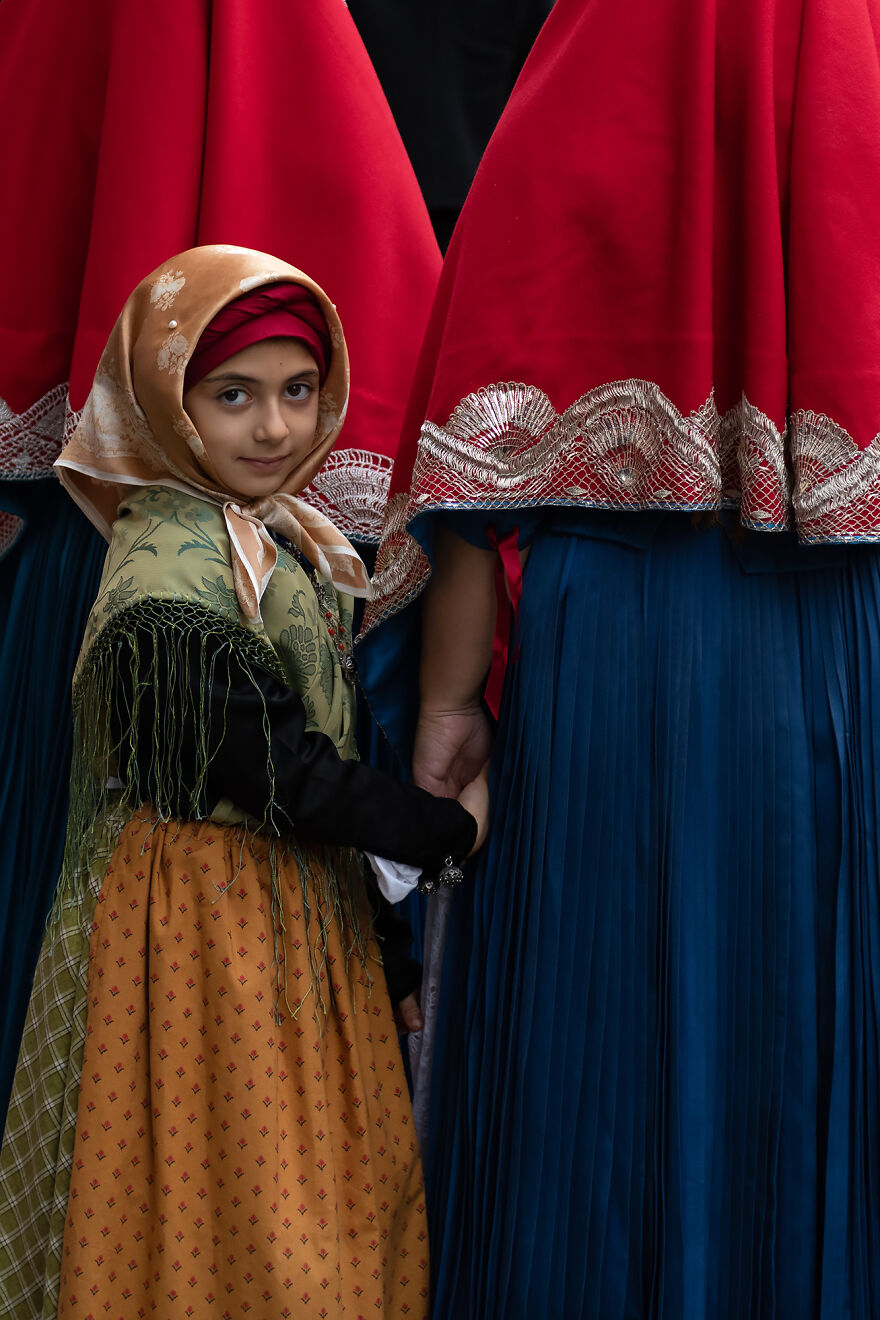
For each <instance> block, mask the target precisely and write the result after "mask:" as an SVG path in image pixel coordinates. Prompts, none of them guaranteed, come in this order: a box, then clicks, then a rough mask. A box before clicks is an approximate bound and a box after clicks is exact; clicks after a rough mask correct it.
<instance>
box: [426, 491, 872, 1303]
mask: <svg viewBox="0 0 880 1320" xmlns="http://www.w3.org/2000/svg"><path fill="white" fill-rule="evenodd" d="M519 645H520V654H519V660H518V662H517V663H516V664H515V665H513V666H512V667H511V669H510V671H509V673H508V680H507V688H506V693H505V703H504V707H503V710H502V715H501V721H500V731H499V739H498V742H497V744H496V753H495V756H494V758H493V775H494V783H493V826H492V829H491V833H490V839H489V842H488V845H487V847H486V849H485V851H484V854H483V856H482V860H481V862H480V865H479V868H478V872H477V874H476V877H475V880H474V883H473V885H472V886H470V887H469V888H468V890H467V891H465V892H461V893H460V894H459V895H458V896H457V899H456V902H455V904H454V910H453V915H452V919H451V925H450V929H449V933H448V937H447V938H448V943H447V952H446V960H445V963H444V969H443V991H442V999H441V1015H440V1021H439V1023H438V1044H437V1051H438V1052H437V1055H436V1056H435V1061H434V1070H433V1077H434V1079H435V1082H434V1088H433V1091H432V1095H431V1126H430V1136H429V1141H428V1149H427V1151H426V1152H425V1156H426V1171H427V1177H428V1193H429V1206H430V1217H431V1223H430V1228H431V1250H432V1272H433V1275H434V1280H435V1303H434V1315H435V1316H436V1317H438V1320H441V1318H442V1320H517V1318H519V1317H522V1320H526V1318H528V1320H536V1318H541V1320H556V1318H557V1317H566V1318H568V1317H571V1318H572V1320H574V1318H578V1320H579V1318H581V1317H583V1318H585V1320H586V1318H587V1317H595V1318H596V1320H646V1318H649V1317H650V1318H651V1320H655V1318H656V1320H683V1318H685V1317H686V1320H734V1318H736V1320H755V1317H762V1318H766V1320H794V1318H795V1317H797V1318H798V1320H801V1318H802V1317H817V1318H818V1320H844V1318H845V1317H854V1318H855V1320H869V1317H876V1316H878V1315H880V1204H878V1200H880V1075H878V1069H880V1049H878V1015H880V854H878V838H877V831H878V821H880V776H878V767H880V547H875V546H851V547H845V548H844V547H824V548H801V547H799V546H798V545H797V543H796V542H795V541H794V539H793V538H790V537H788V536H786V535H766V534H757V533H747V532H742V531H741V529H739V527H738V526H737V527H734V526H728V525H727V524H724V525H721V524H717V523H716V524H715V525H714V526H711V527H708V528H707V527H705V526H704V527H702V528H698V527H697V526H695V523H694V521H693V520H692V519H691V518H690V517H688V516H687V515H677V514H669V513H664V514H659V515H653V514H623V515H615V514H602V513H595V514H584V513H578V514H568V513H564V512H563V513H559V514H556V515H553V516H552V517H550V518H548V520H547V521H546V522H545V523H544V524H542V526H541V528H540V530H539V531H538V533H537V535H536V537H535V539H534V542H533V545H532V550H531V557H530V559H529V562H528V565H527V568H526V574H525V586H524V594H523V604H522V612H521V622H520V634H519Z"/></svg>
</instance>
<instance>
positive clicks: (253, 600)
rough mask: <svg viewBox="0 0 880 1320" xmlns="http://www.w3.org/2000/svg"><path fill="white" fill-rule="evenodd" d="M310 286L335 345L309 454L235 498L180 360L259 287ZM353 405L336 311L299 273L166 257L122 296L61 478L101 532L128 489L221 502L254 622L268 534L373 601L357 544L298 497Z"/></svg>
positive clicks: (247, 257)
mask: <svg viewBox="0 0 880 1320" xmlns="http://www.w3.org/2000/svg"><path fill="white" fill-rule="evenodd" d="M287 281H290V282H292V283H295V284H300V285H302V287H303V288H305V289H308V290H309V291H310V292H311V293H312V294H313V295H314V297H315V299H316V300H317V302H318V304H319V306H320V308H321V311H322V312H323V314H324V317H325V318H326V321H327V326H328V328H329V331H330V338H331V342H332V346H333V352H332V358H331V361H330V368H329V371H328V373H327V377H326V379H325V380H324V382H323V384H322V386H321V391H320V395H319V401H318V426H317V430H316V433H315V443H314V447H313V448H312V450H311V451H310V453H309V454H308V455H307V456H306V457H305V459H304V460H303V461H302V463H300V464H299V466H298V467H297V468H296V469H295V470H294V471H293V472H292V473H291V475H290V476H289V477H288V479H287V481H286V482H285V483H284V486H283V488H282V489H281V490H279V491H278V492H277V493H276V494H274V495H271V496H268V497H264V498H261V499H255V500H251V501H242V500H240V499H239V497H237V496H235V495H234V494H232V493H231V492H229V491H225V490H223V489H222V488H221V487H220V485H219V482H218V479H217V476H216V474H215V473H214V470H213V468H212V466H211V460H210V458H209V457H208V453H207V451H206V449H205V446H204V444H203V443H202V439H201V437H200V436H199V434H198V432H197V430H196V429H195V427H194V425H193V423H192V422H191V421H190V418H189V417H188V416H187V414H186V412H185V411H184V407H183V381H184V373H185V371H186V366H187V363H188V361H189V359H190V357H191V356H192V353H193V351H194V349H195V346H196V344H197V343H198V340H199V336H200V335H201V333H202V331H203V330H204V329H205V327H206V326H207V325H208V323H209V322H210V321H211V320H212V319H213V317H214V316H215V315H216V313H217V312H218V311H219V310H220V309H221V308H222V307H225V306H226V304H227V303H229V302H232V301H233V300H234V299H235V298H238V297H240V296H241V294H242V293H247V292H249V291H250V290H252V289H256V288H258V287H260V286H261V285H263V284H277V283H279V282H287ZM347 403H348V354H347V352H346V348H345V339H344V337H343V333H342V325H341V323H340V320H339V317H338V316H337V314H336V308H335V307H334V305H333V304H332V303H331V302H330V300H329V299H328V297H327V295H326V294H325V293H324V291H323V290H322V289H320V288H319V287H318V285H317V284H315V283H314V281H313V280H310V279H309V278H308V276H307V275H304V274H303V273H302V271H299V270H297V269H296V268H295V267H294V266H288V265H287V263H286V262H284V261H279V260H278V259H277V258H275V257H270V256H267V255H266V254H265V253H264V252H254V251H251V250H250V249H248V248H240V247H229V246H226V245H224V244H219V245H215V246H211V247H198V248H192V249H191V250H190V251H188V252H183V253H181V254H180V255H179V256H176V257H173V258H171V260H170V261H166V262H164V263H163V265H161V266H159V267H158V269H156V270H154V271H153V273H152V274H151V275H148V276H147V278H146V279H145V280H143V281H142V282H141V283H140V284H139V285H138V287H137V288H136V289H135V290H134V292H133V293H132V294H131V296H130V297H129V299H128V301H127V302H126V304H125V306H124V307H123V309H122V312H121V314H120V316H119V320H118V321H117V322H116V325H115V326H114V328H113V332H112V334H111V336H110V339H109V341H108V343H107V347H106V348H105V350H104V353H103V355H102V357H101V361H100V363H99V364H98V370H97V372H96V373H95V382H94V385H93V386H92V391H91V394H90V395H89V397H88V400H87V401H86V405H85V408H84V409H83V414H82V419H81V421H80V423H79V426H78V427H77V428H76V430H75V431H74V433H73V435H72V437H71V440H70V443H69V444H68V445H67V446H66V447H65V448H64V450H63V451H62V453H61V456H60V458H59V459H58V461H57V463H56V464H55V467H56V469H57V470H58V476H59V478H60V480H61V482H62V484H63V485H64V486H65V488H66V489H67V490H68V491H69V492H70V494H71V495H72V496H73V498H74V499H75V500H76V502H77V504H79V505H80V507H81V508H82V509H83V510H84V512H85V513H86V514H87V515H88V517H89V518H90V519H91V521H92V522H93V523H94V524H95V526H96V527H97V528H98V530H99V531H100V532H101V534H102V535H103V536H105V537H106V538H107V540H109V539H110V528H111V525H112V523H113V521H114V519H115V517H116V510H117V508H118V505H119V503H120V501H121V500H122V499H123V498H124V496H125V493H126V488H127V487H130V486H171V487H173V488H174V489H175V490H184V491H190V492H191V493H192V494H194V495H197V496H198V497H199V498H201V499H206V500H210V501H212V502H214V503H217V504H220V505H221V506H222V508H223V513H224V517H225V520H226V528H227V531H228V533H229V540H230V545H231V548H232V567H233V573H234V577H235V588H236V593H237V595H238V601H239V605H240V607H241V610H242V613H243V614H244V616H245V617H246V618H247V619H248V620H250V621H252V622H256V621H258V620H259V618H260V600H261V599H262V596H263V593H264V591H265V590H266V587H267V586H268V583H269V579H270V578H271V576H272V572H273V570H274V568H275V564H276V563H277V558H278V555H277V550H276V547H275V543H274V541H273V540H272V537H271V536H270V535H269V532H268V531H267V527H271V528H272V529H274V530H275V531H277V532H279V533H280V534H281V535H283V536H285V537H287V538H288V540H290V541H291V542H292V543H293V544H294V545H296V546H297V547H298V548H299V549H300V550H301V551H302V553H303V555H305V557H306V559H307V560H308V561H309V563H310V564H312V566H313V567H314V568H315V569H316V570H317V571H318V572H319V573H321V574H322V575H323V576H324V577H325V578H327V579H328V580H329V581H330V582H332V583H333V585H334V586H335V587H338V588H339V589H340V590H342V591H347V592H349V593H350V594H352V595H355V596H369V595H370V581H369V577H368V575H367V571H366V569H365V567H364V565H363V563H362V562H361V560H360V557H359V556H358V554H357V552H356V551H355V549H354V547H353V546H352V545H350V544H349V542H348V541H347V540H346V538H345V537H344V536H343V535H342V533H341V532H340V531H338V530H337V528H336V527H334V525H333V523H331V522H330V520H329V519H328V518H326V517H325V516H324V515H323V514H321V513H319V512H318V511H317V510H316V509H313V508H312V507H311V506H310V505H308V504H306V502H305V501H304V500H301V499H297V498H296V497H297V493H298V492H299V491H301V490H302V489H303V487H304V486H306V485H307V484H308V482H309V481H310V480H311V479H312V477H313V476H314V475H315V473H316V472H317V471H318V469H319V468H320V467H321V465H322V463H323V462H324V460H325V458H326V457H327V455H328V454H329V452H330V450H331V449H332V447H333V445H334V443H335V441H336V439H337V437H338V436H339V432H340V430H341V429H342V423H343V421H344V420H345V410H346V406H347Z"/></svg>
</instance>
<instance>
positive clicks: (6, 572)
mask: <svg viewBox="0 0 880 1320" xmlns="http://www.w3.org/2000/svg"><path fill="white" fill-rule="evenodd" d="M0 508H4V509H8V510H9V511H10V512H12V513H15V514H16V515H17V516H18V517H20V518H22V519H23V520H24V522H25V529H24V531H23V532H22V534H21V537H20V538H19V540H18V541H17V542H16V543H15V545H14V546H13V548H12V549H11V550H10V551H9V553H8V554H7V555H6V556H5V557H4V558H3V560H2V561H0V831H2V833H0V839H2V851H3V865H2V867H0V1006H2V1007H0V1131H2V1128H3V1123H4V1121H5V1117H6V1106H7V1103H8V1101H9V1093H10V1090H11V1088H12V1077H13V1073H14V1072H15V1065H16V1061H17V1059H18V1047H19V1043H20V1038H21V1031H22V1026H23V1024H24V1017H25V1011H26V1009H27V1005H28V1000H29V999H30V993H31V983H32V981H33V975H34V967H35V966H36V961H37V954H38V953H39V950H40V943H41V941H42V937H43V928H44V925H45V920H46V914H47V913H48V911H49V907H50V905H51V902H52V894H53V891H54V888H55V883H56V881H57V879H58V874H59V872H60V869H61V858H62V853H63V851H64V835H65V829H66V822H67V804H68V779H69V774H70V749H71V731H72V716H71V705H70V684H71V679H72V676H73V667H74V664H75V662H76V657H77V653H78V652H79V648H80V643H81V642H82V637H83V632H84V631H85V625H86V619H87V617H88V613H89V610H90V609H91V606H92V602H93V601H94V599H95V596H96V595H97V590H98V580H99V578H100V575H101V566H102V564H103V561H104V555H105V553H106V549H107V547H106V545H105V544H104V542H103V541H102V540H101V538H100V536H99V535H98V533H97V532H96V531H95V530H94V528H93V527H92V526H91V524H90V523H88V522H87V521H86V519H85V518H84V517H83V515H82V514H81V513H80V511H79V509H77V508H76V506H75V505H74V504H73V502H72V500H71V499H70V496H69V495H67V494H66V493H65V492H64V491H63V490H62V488H61V486H59V484H58V482H57V481H55V480H54V478H50V479H48V480H45V481H28V482H14V483H13V482H8V483H7V482H3V483H0Z"/></svg>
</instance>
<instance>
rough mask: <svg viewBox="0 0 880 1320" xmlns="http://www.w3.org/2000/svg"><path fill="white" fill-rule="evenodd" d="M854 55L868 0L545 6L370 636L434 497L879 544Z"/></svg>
mask: <svg viewBox="0 0 880 1320" xmlns="http://www.w3.org/2000/svg"><path fill="white" fill-rule="evenodd" d="M878 37H880V4H878V2H877V0H837V2H836V3H834V4H833V5H829V4H828V3H827V0H662V2H661V3H658V0H627V3H625V4H621V3H619V0H592V2H591V3H590V4H584V3H583V0H557V4H556V6H555V8H554V10H553V12H552V13H551V15H550V17H549V19H548V20H547V23H546V24H545V26H544V28H543V30H542V32H541V34H540V36H539V37H538V40H537V43H536V45H535V47H534V49H533V51H532V54H531V56H530V58H529V61H528V63H527V64H526V66H525V68H524V70H523V73H522V74H521V77H520V80H519V82H518V83H517V86H516V88H515V90H514V92H513V95H512V98H511V100H510V102H509V104H508V106H507V109H506V110H505V113H504V115H503V117H502V119H501V121H500V123H499V125H498V128H497V130H496V132H495V135H494V137H493V138H492V140H491V142H490V144H489V147H488V149H487V151H486V154H485V156H484V158H483V161H482V164H481V166H480V169H479V171H478V173H477V176H476V179H475V181H474V184H473V187H472V189H471V192H470V195H469V197H468V199H467V202H466V204H465V208H464V210H463V212H462V215H461V218H460V220H459V224H458V227H457V229H456V232H455V234H454V236H453V239H452V243H451V245H450V248H449V252H448V255H447V259H446V263H445V266H444V270H443V274H442V277H441V283H440V287H439V290H438V294H437V298H436V300H435V304H434V308H433V312H432V315H431V320H430V323H429V329H428V332H427V336H426V341H425V344H424V347H423V352H422V356H421V360H420V364H419V368H418V372H417V377H416V381H415V385H414V390H413V394H412V397H411V400H410V404H409V407H408V411H407V419H406V421H405V424H404V441H403V444H402V448H401V453H400V455H399V457H398V460H397V463H396V465H395V471H394V475H393V478H392V497H393V498H392V503H391V507H390V509H389V514H388V519H387V522H386V533H385V537H386V545H385V550H384V551H383V553H382V554H381V555H380V568H385V569H389V566H391V561H392V559H393V560H394V564H393V566H391V571H390V572H386V573H385V575H384V578H383V577H382V575H381V574H380V587H381V596H380V599H379V600H377V601H376V602H375V605H374V607H373V609H372V611H371V613H370V616H369V618H368V624H369V622H375V621H376V620H377V619H378V618H379V617H381V616H382V615H383V614H384V613H388V612H390V611H392V610H393V609H394V608H399V606H400V604H401V603H403V602H404V601H405V599H406V598H408V597H410V596H411V595H412V593H413V591H415V590H417V589H418V579H419V574H420V573H422V571H423V568H424V565H422V568H418V567H417V566H416V564H415V558H416V557H417V553H418V552H417V550H416V549H415V548H414V547H413V546H412V545H411V544H410V542H409V541H408V539H407V537H406V534H405V527H406V525H407V523H408V522H409V521H411V520H412V518H413V517H415V516H416V515H417V514H418V513H419V512H420V511H424V510H426V509H430V508H432V507H437V506H442V505H444V504H449V503H455V504H457V505H464V506H487V507H498V506H508V507H509V506H523V505H529V504H535V503H542V502H544V503H552V504H575V505H576V504H584V505H589V506H594V507H595V506H598V507H616V508H646V507H649V508H717V507H718V506H719V505H724V504H737V503H740V501H741V503H742V516H743V519H744V521H746V522H747V523H749V524H751V525H754V526H758V527H764V528H769V529H773V528H778V527H783V526H786V525H790V523H791V521H792V514H794V519H795V521H796V522H797V524H798V528H799V531H800V534H801V535H802V536H803V537H804V538H805V539H817V540H821V539H826V540H827V539H831V540H834V539H859V538H867V539H877V538H878V537H880V452H878V451H880V441H878V439H877V436H878V431H880V63H878V47H877V40H878ZM510 383H513V384H510ZM514 386H516V388H515V387H514ZM425 419H427V423H425ZM423 423H425V424H424V425H423ZM395 496H396V498H394V497H395ZM407 556H409V562H407Z"/></svg>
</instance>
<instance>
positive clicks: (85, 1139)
mask: <svg viewBox="0 0 880 1320" xmlns="http://www.w3.org/2000/svg"><path fill="white" fill-rule="evenodd" d="M347 396H348V360H347V355H346V349H345V341H344V339H343V335H342V328H341V325H340V322H339V318H338V316H337V315H336V311H335V308H334V307H333V305H332V304H331V303H330V302H329V301H328V299H327V297H326V296H325V294H324V293H323V292H322V291H321V290H320V289H319V288H318V287H317V286H316V285H315V284H314V283H313V282H312V281H311V280H309V279H308V278H307V277H306V276H304V275H303V274H301V273H300V272H299V271H297V270H295V269H294V268H293V267H291V266H288V265H286V264H285V263H283V262H280V261H277V260H275V259H274V258H272V257H268V256H266V255H265V254H262V253H257V252H251V251H249V250H246V249H242V248H231V247H206V248H197V249H194V250H192V251H190V252H186V253H183V254H182V255H181V256H178V257H175V258H174V259H173V260H171V261H169V262H167V263H165V265H163V266H162V267H160V268H159V269H158V270H156V271H155V272H154V273H153V274H152V275H150V276H148V278H147V279H146V280H144V281H143V283H141V284H140V285H139V286H138V288H137V289H136V290H135V291H134V293H133V294H132V295H131V297H130V298H129V300H128V301H127V303H126V304H125V306H124V308H123V310H122V314H121V316H120V318H119V321H118V322H117V325H116V327H115V329H114V331H113V334H112V335H111V338H110V341H109V343H108V345H107V348H106V350H105V352H104V355H103V357H102V359H101V363H100V366H99V368H98V372H97V375H96V377H95V383H94V387H93V389H92V393H91V395H90V398H89V401H88V403H87V405H86V408H85V411H84V413H83V417H82V420H81V422H80V425H79V427H78V428H77V430H76V432H75V434H74V436H73V438H72V440H71V442H70V444H69V445H68V446H67V448H66V449H65V451H64V452H63V454H62V457H61V459H60V460H59V463H58V467H59V475H60V476H61V479H62V481H63V482H64V484H65V485H66V487H67V488H68V490H69V491H70V493H71V494H72V495H73V497H74V498H75V499H76V500H77V502H78V503H79V504H80V505H81V506H82V507H83V509H84V510H85V511H86V512H87V513H88V514H89V516H90V517H91V518H92V520H93V521H94V522H95V523H96V525H97V526H98V527H99V528H100V529H101V530H102V532H103V533H104V534H105V536H107V538H108V539H109V541H110V548H109V551H108V554H107V560H106V565H105V568H104V574H103V578H102V581H101V586H100V591H99V595H98V599H97V600H96V602H95V605H94V607H93V609H92V612H91V615H90V618H89V622H88V627H87V631H86V636H85V640H84V642H83V647H82V651H81V654H80V658H79V662H78V665H77V670H76V674H75V678H74V718H75V753H74V765H73V772H72V785H71V787H72V792H71V814H70V821H69V829H68V840H67V850H66V857H65V865H64V871H63V875H62V880H61V885H60V888H59V892H58V897H57V900H56V904H55V909H54V912H53V918H52V921H51V923H50V928H49V931H48V933H47V937H46V941H45V945H44V949H43V953H42V956H41V959H40V963H39V966H38V970H37V975H36V980H35V985H34V991H33V996H32V1000H31V1005H30V1010H29V1014H28V1022H27V1027H26V1031H25V1036H24V1041H23V1045H22V1051H21V1056H20V1060H19V1069H18V1074H17V1078H16V1085H15V1090H14V1093H13V1100H12V1105H11V1108H10V1114H9V1119H8V1123H7V1129H6V1134H5V1140H4V1145H3V1151H2V1161H0V1171H2V1179H3V1199H2V1215H0V1296H2V1300H3V1301H4V1302H5V1306H4V1307H3V1308H2V1309H3V1313H4V1314H10V1315H16V1316H18V1315H21V1316H23V1315H42V1316H48V1315H54V1314H55V1313H56V1311H57V1314H58V1315H59V1316H63V1317H80V1316H81V1317H87V1316H93V1315H94V1316H97V1315H107V1316H113V1317H124V1318H125V1320H128V1318H129V1317H134V1316H146V1315H150V1314H159V1315H166V1316H167V1315H175V1316H178V1315H179V1316H198V1317H202V1316H209V1315H215V1314H216V1315H217V1316H218V1317H219V1316H223V1317H226V1316H239V1315H257V1316H269V1315H271V1316H279V1317H280V1316H293V1315H295V1316H332V1317H336V1316H342V1315H345V1316H349V1315H350V1316H360V1315H367V1314H369V1315H376V1314H379V1315H408V1316H415V1315H423V1314H424V1313H425V1308H426V1297H427V1238H426V1230H425V1222H424V1211H423V1202H422V1177H421V1168H420V1163H419V1156H418V1151H417V1148H416V1143H415V1140H414V1133H413V1125H412V1121H411V1114H410V1108H409V1099H408V1095H407V1090H406V1084H405V1081H404V1076H403V1071H402V1066H401V1060H400V1056H399V1052H398V1046H397V1039H396V1032H395V1028H394V1023H393V1018H392V1010H391V1004H390V1002H389V999H388V995H387V993H386V991H385V987H384V985H383V980H382V972H381V969H380V967H379V964H378V960H377V956H376V955H377V946H376V943H375V940H374V937H373V934H372V929H371V916H370V911H369V907H368V904H367V901H366V895H365V887H364V883H363V872H362V863H361V858H360V854H359V852H358V851H357V850H358V849H362V848H363V849H369V850H370V851H371V852H373V853H376V854H380V855H381V856H383V857H385V858H389V859H391V860H392V861H394V862H398V863H407V864H410V865H412V866H415V867H418V868H421V869H423V870H424V871H425V872H426V873H429V874H435V873H437V872H439V871H441V870H442V868H443V867H444V866H445V865H448V864H449V863H457V862H458V861H460V860H461V859H462V858H463V857H464V856H466V855H467V854H468V853H469V852H470V851H471V850H472V848H473V847H474V846H475V844H476V842H477V832H478V831H477V822H476V820H475V819H474V817H473V815H472V814H469V812H468V810H466V809H465V807H464V806H463V805H460V804H459V803H458V802H455V801H451V800H444V799H435V798H432V797H430V796H429V795H428V794H426V793H424V792H422V791H421V790H418V789H415V788H412V787H408V786H403V785H400V784H397V783H395V782H394V781H392V780H390V779H388V778H387V777H386V776H383V775H381V774H379V773H378V772H376V771H374V770H372V769H370V768H369V767H367V766H364V765H361V764H359V763H358V762H357V760H356V757H355V749H354V745H353V740H352V729H353V709H354V690H353V686H352V668H353V666H352V661H351V651H350V647H351V604H352V602H351V595H352V594H360V595H366V594H368V592H369V582H368V579H367V576H366V572H365V570H364V567H363V565H362V564H361V562H360V560H359V558H358V557H357V555H356V554H355V552H354V551H353V549H352V547H351V546H350V545H349V544H348V542H347V541H346V540H345V538H344V537H343V536H342V535H341V534H340V533H339V532H338V531H337V530H336V529H335V528H334V527H333V525H332V524H331V523H330V522H328V521H327V519H325V518H324V517H323V516H322V515H320V514H317V513H316V512H315V511H314V510H312V509H310V508H309V507H308V506H307V505H305V504H304V503H303V502H302V501H300V500H298V499H297V498H296V492H297V491H300V490H301V489H302V488H303V487H304V486H305V485H306V483H307V482H308V481H309V480H310V479H311V477H312V476H313V475H314V473H315V472H316V471H317V470H318V468H319V467H320V466H321V464H322V463H323V461H324V459H325V458H326V456H327V454H328V453H329V451H330V449H331V447H332V445H333V443H334V441H335V440H336V438H337V436H338V434H339V431H340V428H341V425H342V422H343V419H344V416H345V408H346V400H347ZM111 524H112V526H111ZM462 803H466V804H469V805H470V806H472V807H473V810H474V811H475V812H476V813H477V814H478V815H480V816H482V815H483V814H484V805H485V798H484V789H483V787H482V786H478V787H477V788H474V789H469V790H468V791H467V792H466V793H464V794H463V795H462Z"/></svg>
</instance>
